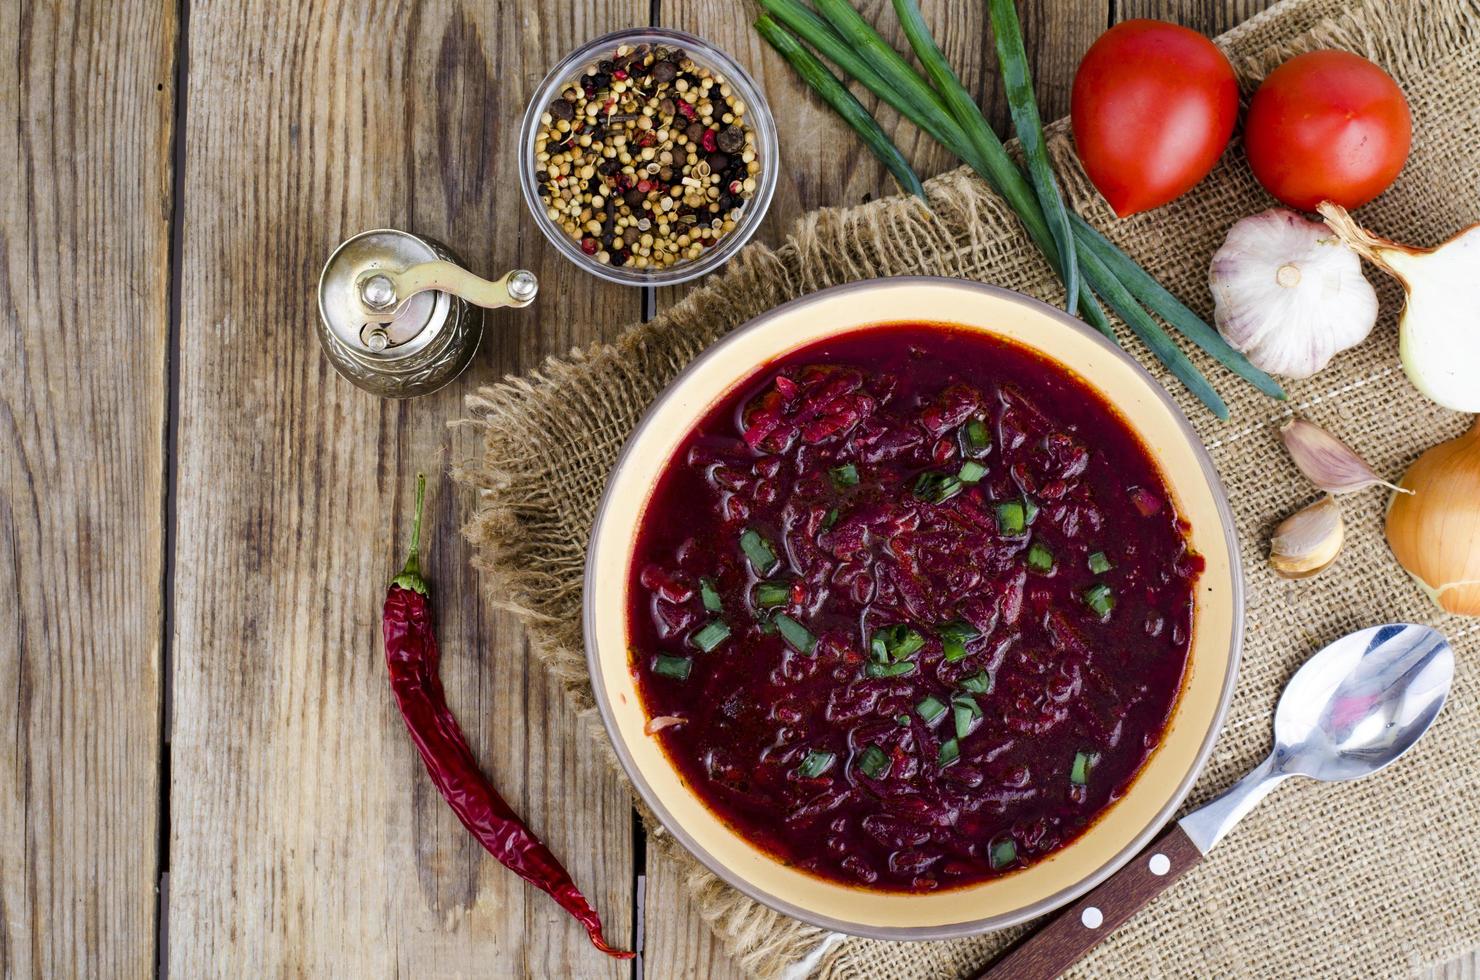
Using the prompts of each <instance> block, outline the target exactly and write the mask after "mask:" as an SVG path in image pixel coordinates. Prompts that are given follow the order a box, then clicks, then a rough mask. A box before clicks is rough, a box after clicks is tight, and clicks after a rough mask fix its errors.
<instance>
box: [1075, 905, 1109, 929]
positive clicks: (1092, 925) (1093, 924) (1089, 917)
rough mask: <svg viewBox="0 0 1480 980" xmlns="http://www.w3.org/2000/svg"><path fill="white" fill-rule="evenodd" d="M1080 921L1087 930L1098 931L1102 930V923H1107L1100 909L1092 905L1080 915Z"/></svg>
mask: <svg viewBox="0 0 1480 980" xmlns="http://www.w3.org/2000/svg"><path fill="white" fill-rule="evenodd" d="M1079 921H1080V922H1083V923H1084V927H1085V928H1086V929H1098V928H1100V923H1102V922H1104V921H1105V916H1104V914H1103V913H1101V912H1100V910H1099V909H1097V908H1095V907H1094V906H1093V905H1091V906H1089V907H1088V908H1086V909H1085V910H1084V911H1083V912H1081V913H1079Z"/></svg>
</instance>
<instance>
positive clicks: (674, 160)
mask: <svg viewBox="0 0 1480 980" xmlns="http://www.w3.org/2000/svg"><path fill="white" fill-rule="evenodd" d="M745 111H746V106H745V102H744V100H743V99H741V98H740V96H739V94H738V93H737V92H735V91H733V90H732V89H731V86H730V85H729V83H728V82H726V81H725V79H724V78H722V77H721V76H720V75H718V74H717V73H716V72H714V71H713V70H712V69H710V68H708V67H705V66H703V65H699V64H696V63H695V62H694V61H693V60H692V59H691V58H690V57H689V56H688V54H687V53H686V52H684V51H682V50H678V49H669V48H664V47H662V46H654V45H647V44H639V45H636V46H633V45H625V44H624V45H622V46H621V47H619V48H617V49H616V51H614V52H613V53H612V56H611V57H610V58H607V59H603V60H601V61H599V62H597V63H596V64H595V65H592V66H590V67H589V69H588V70H587V71H586V72H585V73H584V74H582V75H581V76H580V77H579V78H577V79H574V80H573V81H571V82H570V83H569V84H568V85H566V86H565V89H564V90H563V91H562V92H561V94H560V96H559V97H558V98H556V99H555V100H554V101H552V102H551V103H550V105H549V106H548V107H546V109H545V112H544V113H543V114H542V115H541V117H540V128H539V131H538V133H537V135H536V137H535V159H534V166H535V168H536V169H535V180H536V182H537V184H538V185H539V190H540V197H541V199H542V200H543V202H544V205H545V209H546V214H547V215H548V216H549V218H550V220H551V221H553V222H555V223H556V224H558V225H560V227H561V228H562V229H564V231H565V233H566V234H568V235H570V236H571V238H573V239H575V240H577V241H578V242H579V243H580V246H581V250H582V251H583V252H585V253H586V254H587V255H590V256H592V257H594V258H595V259H596V260H597V261H598V262H602V263H610V264H612V265H617V266H626V267H631V268H636V269H662V268H665V267H667V266H671V265H674V264H676V263H679V262H686V261H692V260H694V259H697V258H699V257H700V256H701V255H703V254H704V252H705V250H706V249H708V248H710V247H712V246H713V245H714V244H715V243H716V242H718V241H719V240H720V239H721V238H723V237H724V236H725V235H726V234H727V233H729V232H730V231H731V230H732V229H733V228H734V227H735V225H736V223H737V222H738V221H739V220H740V217H741V215H742V213H743V211H744V208H745V205H746V202H748V201H749V200H750V198H751V197H752V196H753V195H754V193H755V189H756V184H757V179H758V178H757V175H758V174H759V172H760V162H759V159H758V154H757V152H756V142H755V132H754V130H753V129H752V128H751V127H750V126H748V125H746V120H745Z"/></svg>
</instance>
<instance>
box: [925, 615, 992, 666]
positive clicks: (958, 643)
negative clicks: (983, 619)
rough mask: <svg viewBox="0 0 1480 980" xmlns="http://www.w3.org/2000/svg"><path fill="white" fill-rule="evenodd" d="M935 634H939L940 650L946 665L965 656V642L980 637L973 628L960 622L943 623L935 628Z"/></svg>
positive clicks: (979, 633)
mask: <svg viewBox="0 0 1480 980" xmlns="http://www.w3.org/2000/svg"><path fill="white" fill-rule="evenodd" d="M936 632H937V633H939V634H940V645H941V649H942V650H943V651H944V653H945V658H946V661H947V662H948V663H954V662H956V661H957V660H960V659H961V658H962V657H964V656H966V644H967V642H969V641H971V640H974V639H976V638H977V637H979V636H981V632H980V631H979V630H978V629H977V628H976V627H975V626H972V625H971V624H970V623H967V622H962V621H961V620H956V621H955V622H951V623H945V624H943V625H941V626H939V627H937V628H936Z"/></svg>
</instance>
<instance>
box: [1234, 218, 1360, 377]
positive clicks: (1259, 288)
mask: <svg viewBox="0 0 1480 980" xmlns="http://www.w3.org/2000/svg"><path fill="white" fill-rule="evenodd" d="M1208 286H1209V288H1210V289H1212V291H1213V303H1214V307H1213V320H1214V322H1215V323H1216V324H1217V325H1218V332H1219V333H1221V334H1222V335H1223V339H1224V340H1227V341H1228V343H1229V344H1231V345H1232V346H1233V348H1234V349H1235V350H1238V351H1240V352H1242V353H1243V354H1244V355H1245V356H1246V357H1248V359H1249V363H1250V364H1252V365H1254V366H1255V367H1257V368H1260V369H1261V370H1264V371H1268V372H1269V373H1270V374H1277V375H1281V376H1283V377H1286V378H1308V377H1310V376H1311V375H1313V374H1315V373H1316V372H1317V371H1319V370H1321V368H1323V367H1325V366H1326V365H1327V364H1328V363H1330V361H1331V358H1332V357H1334V356H1336V354H1338V353H1339V352H1341V351H1344V350H1346V349H1347V348H1348V347H1352V346H1354V345H1356V344H1359V343H1361V342H1362V341H1363V340H1365V339H1366V338H1367V335H1368V334H1369V333H1371V332H1372V325H1373V324H1375V323H1376V322H1377V292H1376V290H1374V289H1373V288H1372V284H1371V283H1369V282H1368V281H1367V280H1366V278H1364V277H1363V275H1362V262H1361V260H1360V259H1358V258H1357V256H1356V253H1354V252H1353V251H1352V250H1351V249H1349V248H1347V247H1346V246H1345V245H1343V244H1342V243H1341V241H1340V239H1338V238H1337V237H1336V236H1334V235H1332V234H1331V232H1330V231H1329V230H1328V229H1327V228H1326V227H1325V226H1323V225H1321V224H1319V223H1317V222H1314V221H1306V220H1305V219H1304V218H1302V217H1301V216H1300V215H1298V214H1296V213H1295V212H1293V211H1286V210H1284V209H1282V208H1271V209H1270V210H1268V211H1265V212H1262V213H1260V214H1256V215H1253V216H1251V217H1248V218H1244V219H1243V220H1242V221H1239V222H1238V223H1237V224H1235V225H1234V226H1233V227H1232V228H1230V229H1229V230H1228V237H1227V238H1226V239H1224V241H1223V246H1222V247H1221V248H1219V249H1218V251H1217V253H1216V254H1215V255H1214V256H1213V265H1212V267H1211V269H1209V271H1208Z"/></svg>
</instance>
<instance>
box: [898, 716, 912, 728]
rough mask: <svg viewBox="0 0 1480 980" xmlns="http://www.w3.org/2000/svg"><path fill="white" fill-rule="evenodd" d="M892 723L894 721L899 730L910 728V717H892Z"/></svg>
mask: <svg viewBox="0 0 1480 980" xmlns="http://www.w3.org/2000/svg"><path fill="white" fill-rule="evenodd" d="M894 721H895V723H896V724H898V725H899V727H900V728H909V727H910V716H909V715H895V716H894Z"/></svg>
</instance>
